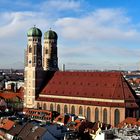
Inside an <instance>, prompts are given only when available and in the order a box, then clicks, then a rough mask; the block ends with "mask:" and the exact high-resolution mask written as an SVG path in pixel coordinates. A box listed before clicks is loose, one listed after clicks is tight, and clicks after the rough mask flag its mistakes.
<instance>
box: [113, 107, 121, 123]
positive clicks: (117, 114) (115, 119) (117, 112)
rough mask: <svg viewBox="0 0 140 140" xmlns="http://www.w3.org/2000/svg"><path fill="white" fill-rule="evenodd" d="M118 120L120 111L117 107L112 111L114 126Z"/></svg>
mask: <svg viewBox="0 0 140 140" xmlns="http://www.w3.org/2000/svg"><path fill="white" fill-rule="evenodd" d="M119 122H120V111H119V110H118V109H115V112H114V126H117V125H118V124H119Z"/></svg>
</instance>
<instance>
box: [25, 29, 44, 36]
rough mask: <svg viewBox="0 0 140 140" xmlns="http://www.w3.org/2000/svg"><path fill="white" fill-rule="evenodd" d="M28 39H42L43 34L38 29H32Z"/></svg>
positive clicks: (28, 33) (29, 31)
mask: <svg viewBox="0 0 140 140" xmlns="http://www.w3.org/2000/svg"><path fill="white" fill-rule="evenodd" d="M27 36H28V37H42V32H41V30H40V29H38V28H36V27H32V28H30V29H29V30H28V32H27Z"/></svg>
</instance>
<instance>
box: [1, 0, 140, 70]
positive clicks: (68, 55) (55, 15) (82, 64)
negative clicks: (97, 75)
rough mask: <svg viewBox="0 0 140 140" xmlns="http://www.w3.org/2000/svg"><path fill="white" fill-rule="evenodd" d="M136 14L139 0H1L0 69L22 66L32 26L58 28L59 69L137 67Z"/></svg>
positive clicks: (139, 20) (139, 23)
mask: <svg viewBox="0 0 140 140" xmlns="http://www.w3.org/2000/svg"><path fill="white" fill-rule="evenodd" d="M139 13H140V0H30V1H29V0H14V2H13V0H0V18H1V20H0V32H1V33H0V49H1V51H0V68H23V67H24V50H25V48H26V47H27V31H28V29H29V28H31V27H33V26H34V25H36V27H38V28H39V29H41V31H42V33H43V34H44V32H46V31H47V30H49V28H51V29H52V30H54V31H56V32H57V34H58V57H59V67H60V69H61V65H62V64H65V65H66V69H86V70H94V69H99V70H111V69H113V70H119V69H123V70H135V69H139V70H140V14H139ZM43 36H44V35H43ZM42 42H43V37H42ZM42 47H43V43H42Z"/></svg>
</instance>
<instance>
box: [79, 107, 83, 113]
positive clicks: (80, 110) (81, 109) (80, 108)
mask: <svg viewBox="0 0 140 140" xmlns="http://www.w3.org/2000/svg"><path fill="white" fill-rule="evenodd" d="M79 114H80V115H83V108H82V106H80V107H79Z"/></svg>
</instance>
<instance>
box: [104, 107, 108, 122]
mask: <svg viewBox="0 0 140 140" xmlns="http://www.w3.org/2000/svg"><path fill="white" fill-rule="evenodd" d="M103 123H106V124H107V109H106V108H105V109H104V110H103Z"/></svg>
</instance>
